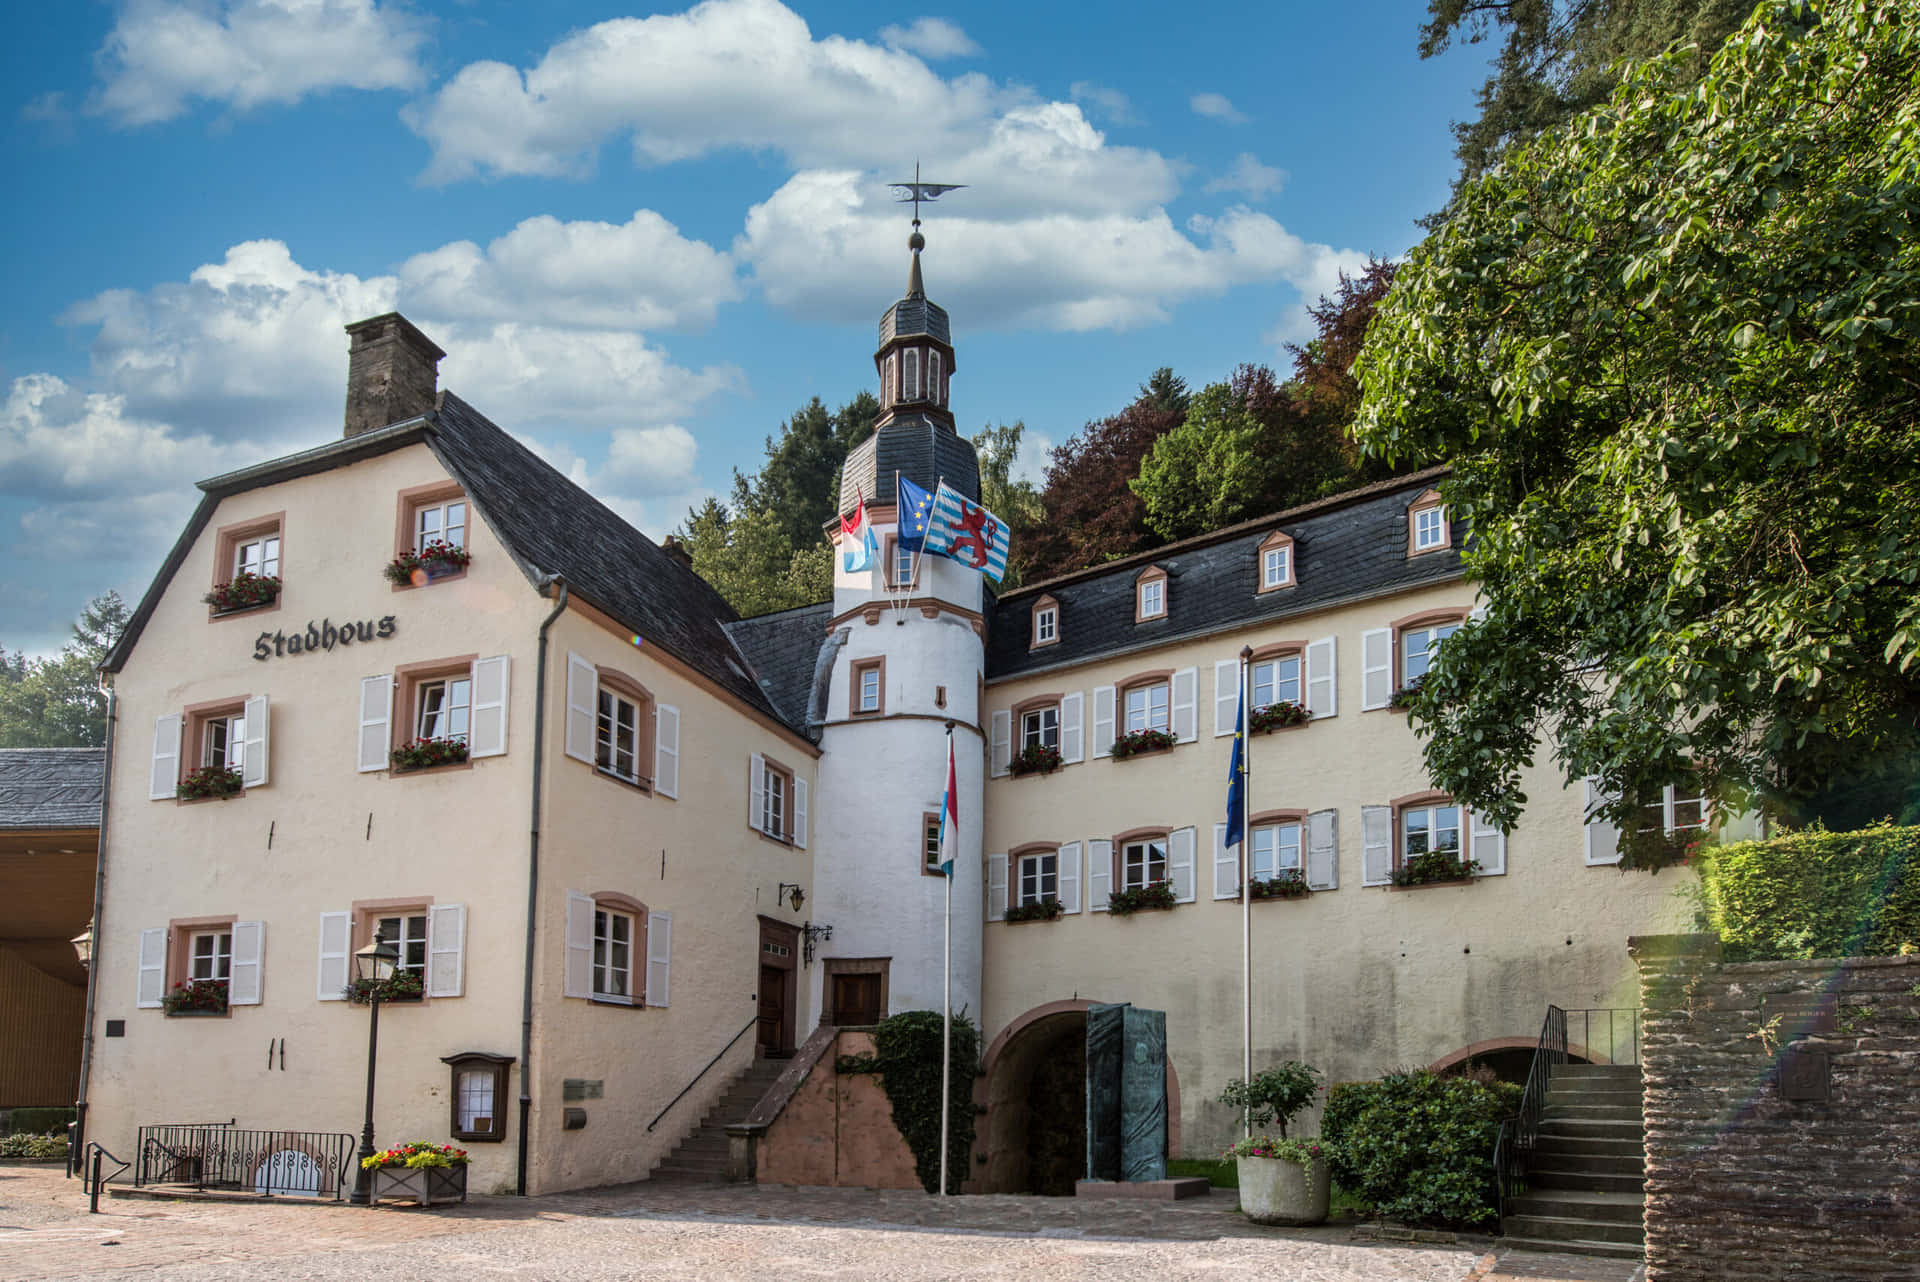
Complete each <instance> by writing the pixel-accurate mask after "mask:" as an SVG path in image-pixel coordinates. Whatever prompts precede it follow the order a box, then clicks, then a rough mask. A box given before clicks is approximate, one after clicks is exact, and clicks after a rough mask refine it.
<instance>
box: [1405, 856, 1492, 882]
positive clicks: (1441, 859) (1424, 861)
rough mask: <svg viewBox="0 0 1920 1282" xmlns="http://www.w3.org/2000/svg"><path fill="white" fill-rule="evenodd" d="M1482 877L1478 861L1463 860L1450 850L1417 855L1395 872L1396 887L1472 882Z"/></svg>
mask: <svg viewBox="0 0 1920 1282" xmlns="http://www.w3.org/2000/svg"><path fill="white" fill-rule="evenodd" d="M1479 875H1480V861H1479V860H1478V859H1462V858H1461V857H1460V856H1459V855H1457V854H1454V853H1453V852H1452V851H1449V850H1435V851H1433V852H1431V853H1429V854H1424V855H1415V856H1414V857H1413V858H1411V859H1409V860H1407V861H1406V862H1405V863H1403V864H1401V865H1400V866H1399V867H1397V868H1395V869H1394V870H1393V884H1394V885H1396V886H1433V885H1438V884H1440V883H1442V882H1449V881H1472V880H1473V879H1474V878H1475V877H1477V876H1479Z"/></svg>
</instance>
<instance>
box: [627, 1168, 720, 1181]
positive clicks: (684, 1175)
mask: <svg viewBox="0 0 1920 1282" xmlns="http://www.w3.org/2000/svg"><path fill="white" fill-rule="evenodd" d="M647 1178H648V1179H650V1180H659V1181H661V1182H662V1183H667V1184H724V1183H725V1182H726V1175H725V1174H724V1173H722V1174H717V1175H716V1174H714V1173H713V1172H711V1171H684V1170H678V1169H676V1168H674V1167H670V1166H666V1165H660V1166H656V1167H654V1168H653V1174H652V1175H649V1176H648V1177H647Z"/></svg>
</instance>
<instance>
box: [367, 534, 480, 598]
mask: <svg viewBox="0 0 1920 1282" xmlns="http://www.w3.org/2000/svg"><path fill="white" fill-rule="evenodd" d="M472 562H473V555H472V554H471V553H469V552H468V551H467V550H466V549H465V548H463V547H455V546H454V545H453V544H451V543H442V542H441V541H440V540H438V539H435V540H434V541H433V542H431V543H429V544H427V545H426V546H425V547H423V548H421V549H420V550H419V551H418V552H402V553H401V554H400V555H399V556H396V557H394V558H393V560H392V561H390V562H388V564H387V569H386V575H387V581H388V582H389V583H392V584H394V585H395V586H396V587H403V588H404V587H419V586H420V585H421V584H423V583H431V582H433V581H434V580H435V579H444V578H446V577H447V576H448V575H449V574H458V573H460V572H461V571H462V570H464V569H466V568H467V566H468V565H470V564H472Z"/></svg>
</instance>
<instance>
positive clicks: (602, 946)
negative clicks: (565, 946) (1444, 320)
mask: <svg viewBox="0 0 1920 1282" xmlns="http://www.w3.org/2000/svg"><path fill="white" fill-rule="evenodd" d="M633 927H634V920H633V915H632V914H631V913H623V912H617V911H614V910H612V909H607V908H595V909H594V911H593V995H594V996H595V997H597V998H601V999H604V1000H607V1001H615V1002H631V1001H632V1000H633V939H634V928H633Z"/></svg>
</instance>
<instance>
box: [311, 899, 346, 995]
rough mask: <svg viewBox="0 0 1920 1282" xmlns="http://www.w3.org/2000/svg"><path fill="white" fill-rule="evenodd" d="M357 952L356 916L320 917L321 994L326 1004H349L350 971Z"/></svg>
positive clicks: (324, 914)
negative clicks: (354, 938) (344, 1002)
mask: <svg viewBox="0 0 1920 1282" xmlns="http://www.w3.org/2000/svg"><path fill="white" fill-rule="evenodd" d="M352 952H353V914H352V913H321V914H320V969H319V972H318V974H319V983H318V984H317V985H316V988H317V989H318V991H317V992H316V993H315V994H314V995H315V996H316V997H318V998H319V999H320V1000H321V1001H323V1002H343V1001H345V1000H347V992H346V990H347V968H348V966H349V965H350V962H349V960H348V959H349V957H350V955H351V954H352Z"/></svg>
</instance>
